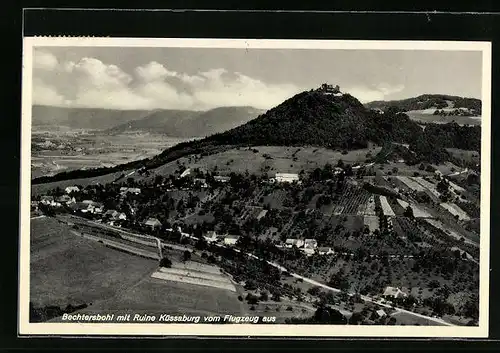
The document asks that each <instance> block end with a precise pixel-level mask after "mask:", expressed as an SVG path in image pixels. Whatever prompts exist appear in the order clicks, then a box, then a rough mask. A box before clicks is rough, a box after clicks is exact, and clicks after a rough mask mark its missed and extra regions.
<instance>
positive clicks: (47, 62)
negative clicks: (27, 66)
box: [33, 49, 59, 71]
mask: <svg viewBox="0 0 500 353" xmlns="http://www.w3.org/2000/svg"><path fill="white" fill-rule="evenodd" d="M58 65H59V62H58V60H57V58H56V57H55V56H54V55H53V54H51V53H49V52H46V51H44V50H40V49H35V51H34V53H33V68H34V69H36V70H45V71H52V70H54V69H55V68H57V67H58Z"/></svg>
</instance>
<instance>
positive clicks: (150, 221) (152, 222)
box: [144, 217, 162, 230]
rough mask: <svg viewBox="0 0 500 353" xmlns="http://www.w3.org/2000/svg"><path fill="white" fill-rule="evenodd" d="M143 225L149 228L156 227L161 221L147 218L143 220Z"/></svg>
mask: <svg viewBox="0 0 500 353" xmlns="http://www.w3.org/2000/svg"><path fill="white" fill-rule="evenodd" d="M144 225H145V226H147V227H150V228H151V229H153V230H154V229H158V228H160V227H161V226H162V224H161V222H160V221H159V220H158V219H156V218H153V217H151V218H148V219H147V221H146V222H144Z"/></svg>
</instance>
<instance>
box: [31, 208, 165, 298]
mask: <svg viewBox="0 0 500 353" xmlns="http://www.w3.org/2000/svg"><path fill="white" fill-rule="evenodd" d="M30 253H31V263H30V300H31V301H32V302H33V303H34V304H35V305H36V306H45V305H57V306H64V307H65V306H66V305H68V304H72V305H78V304H83V303H86V304H89V303H92V302H94V301H96V300H98V299H102V298H111V297H113V296H115V295H116V294H117V292H119V291H121V290H123V288H126V287H128V286H131V285H133V284H135V283H137V282H138V281H140V280H141V279H142V278H143V277H144V276H147V275H148V273H150V272H151V271H152V270H153V269H154V268H156V267H157V265H158V263H157V261H154V260H148V259H144V258H141V257H136V256H132V255H128V254H126V253H123V252H120V251H117V250H113V249H110V248H107V247H105V246H103V245H101V244H99V243H97V242H92V241H88V240H85V239H82V238H78V237H76V236H74V235H72V234H71V233H70V229H69V227H67V226H65V225H62V224H60V223H59V222H58V221H56V220H55V219H53V218H49V217H44V218H39V219H35V220H32V221H31V249H30ZM124 273H126V274H127V275H126V276H124V275H123V274H124Z"/></svg>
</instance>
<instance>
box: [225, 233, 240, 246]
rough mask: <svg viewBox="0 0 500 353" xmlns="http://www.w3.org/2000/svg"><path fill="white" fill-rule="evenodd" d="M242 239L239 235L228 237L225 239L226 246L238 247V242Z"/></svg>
mask: <svg viewBox="0 0 500 353" xmlns="http://www.w3.org/2000/svg"><path fill="white" fill-rule="evenodd" d="M239 238H240V237H239V236H237V235H227V236H225V237H224V244H225V245H236V242H237V241H238V239H239Z"/></svg>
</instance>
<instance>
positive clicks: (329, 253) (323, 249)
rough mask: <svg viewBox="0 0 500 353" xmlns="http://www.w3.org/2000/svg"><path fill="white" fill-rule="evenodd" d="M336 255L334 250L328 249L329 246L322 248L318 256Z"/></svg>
mask: <svg viewBox="0 0 500 353" xmlns="http://www.w3.org/2000/svg"><path fill="white" fill-rule="evenodd" d="M334 253H335V252H334V251H333V249H332V248H330V247H327V246H320V247H319V248H318V254H320V255H331V254H334Z"/></svg>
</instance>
